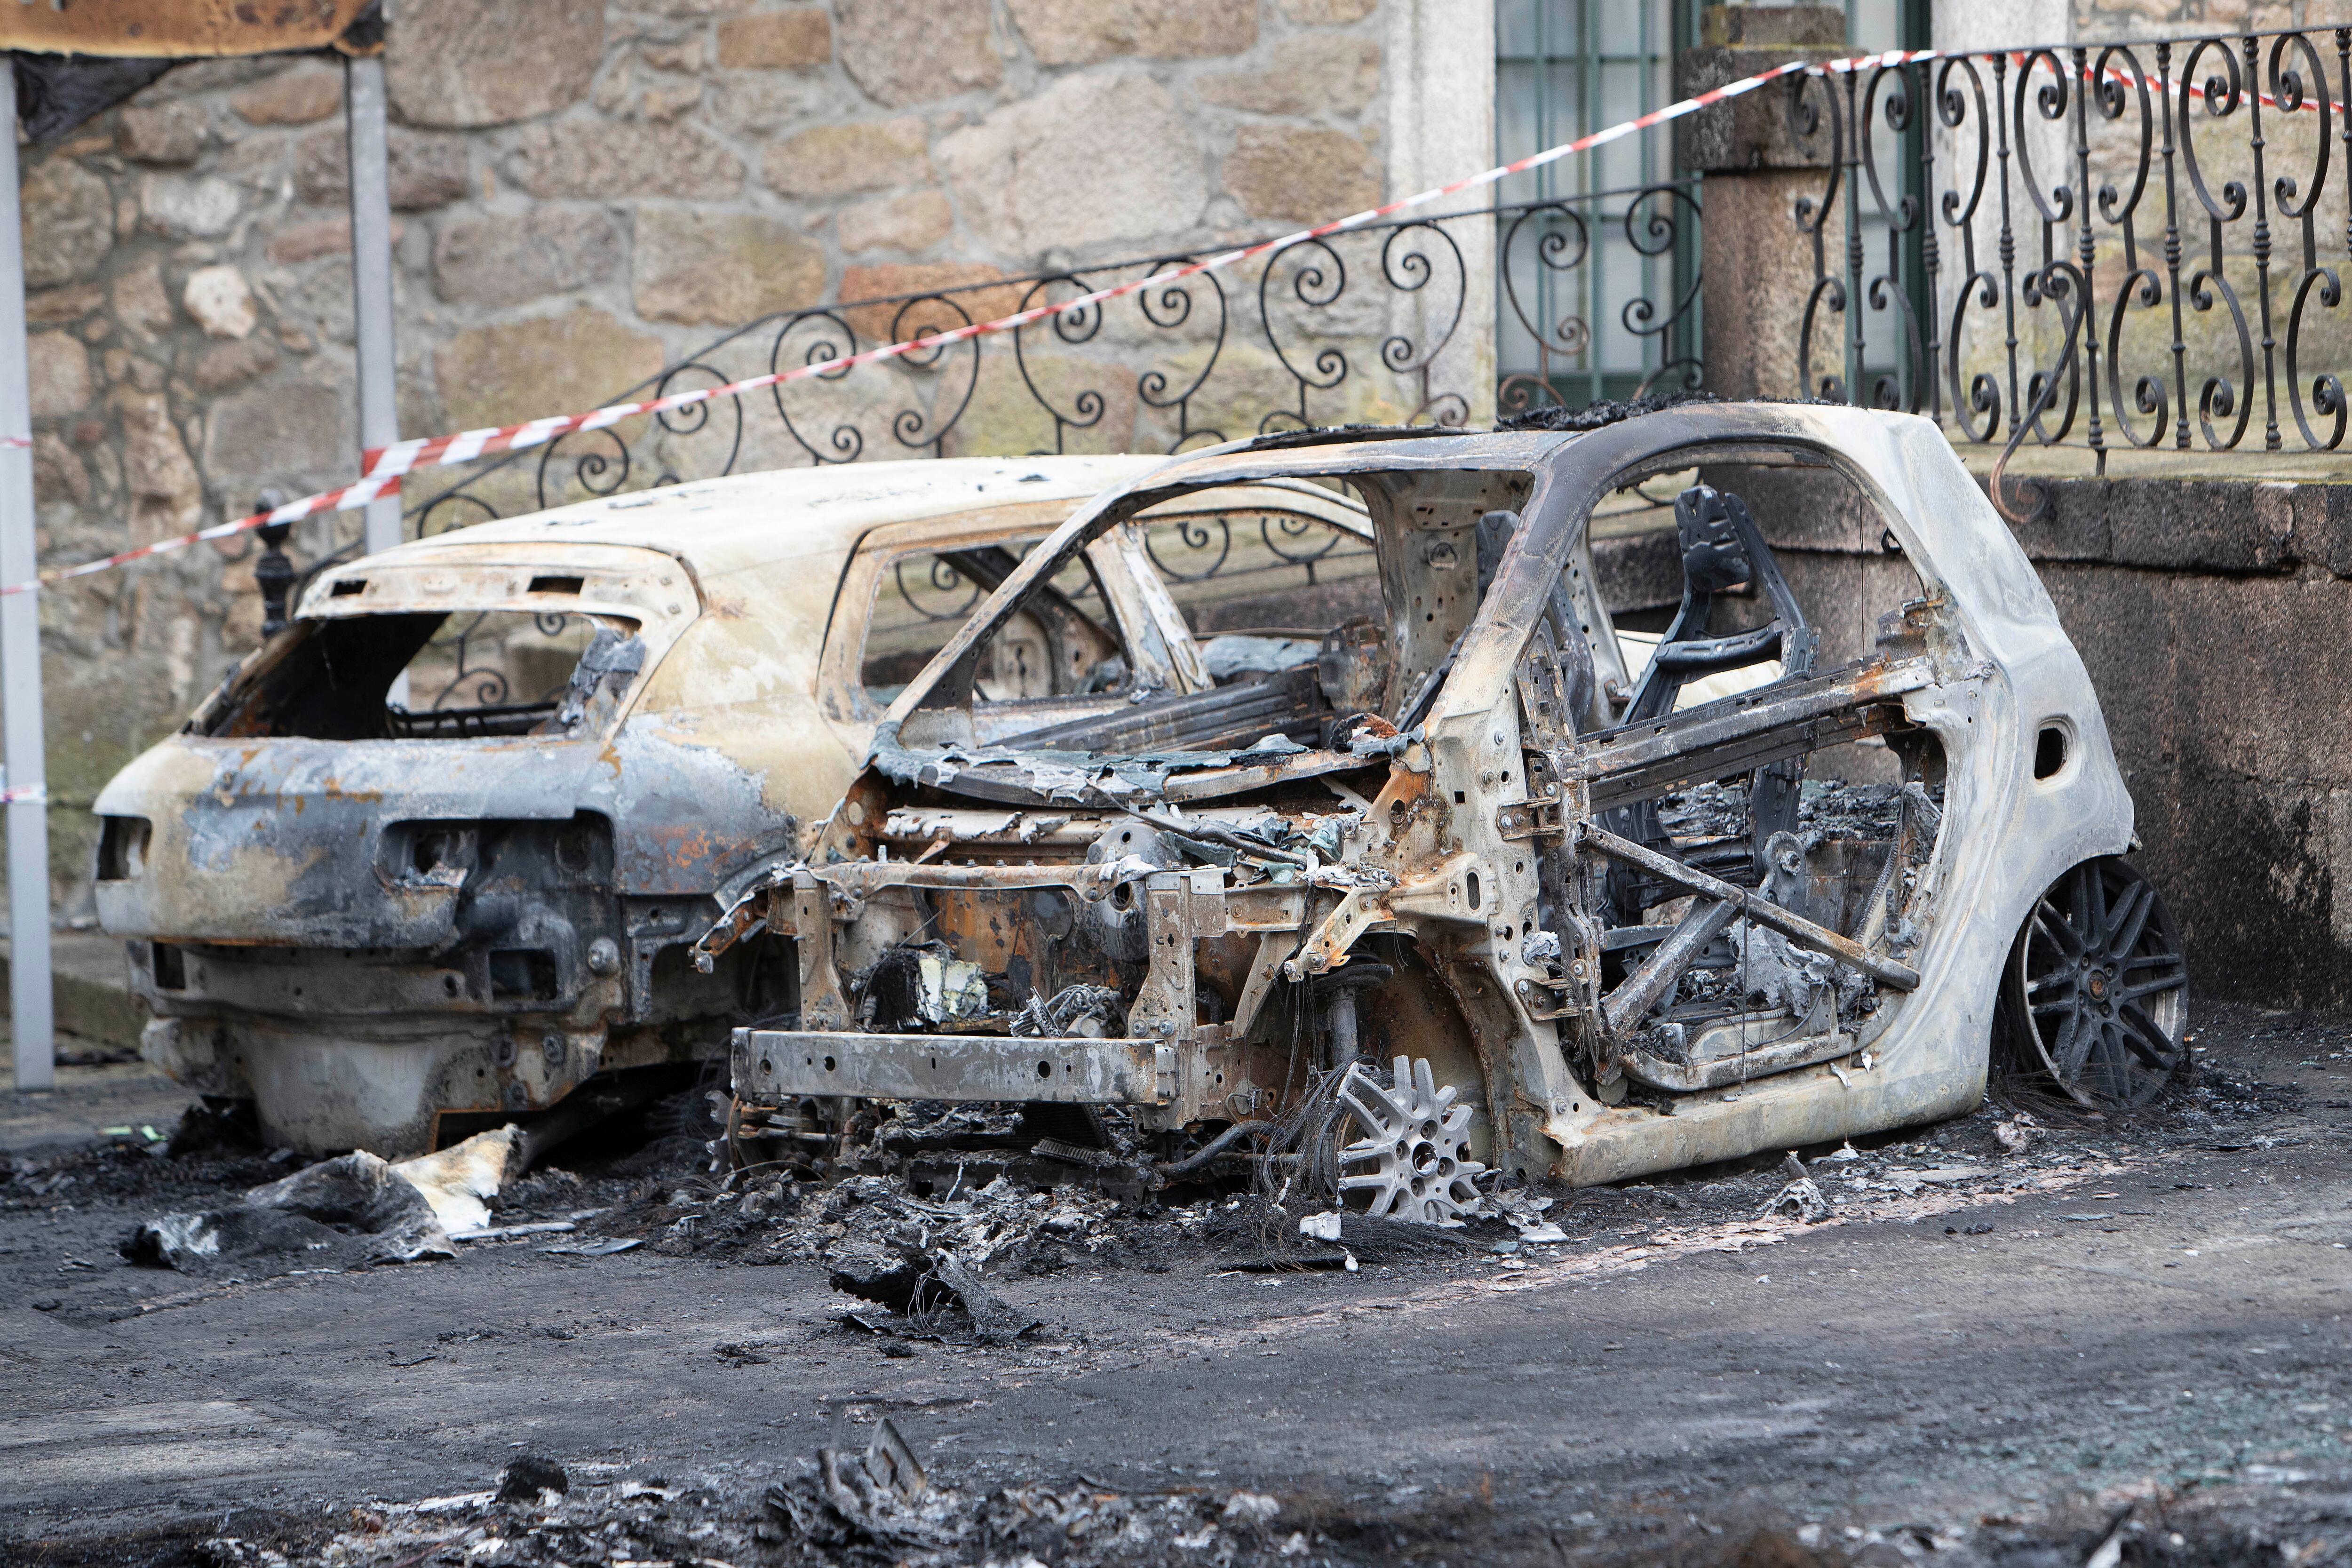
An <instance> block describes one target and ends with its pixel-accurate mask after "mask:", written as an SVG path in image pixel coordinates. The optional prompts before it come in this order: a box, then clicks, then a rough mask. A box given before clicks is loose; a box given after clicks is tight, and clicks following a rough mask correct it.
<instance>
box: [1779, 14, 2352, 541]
mask: <svg viewBox="0 0 2352 1568" xmlns="http://www.w3.org/2000/svg"><path fill="white" fill-rule="evenodd" d="M2347 100H2352V28H2343V27H2334V28H2326V29H2317V28H2315V29H2308V30H2305V31H2301V32H2284V33H2266V34H2243V35H2235V36H2229V37H2180V38H2171V39H2162V38H2158V39H2151V40H2147V41H2145V42H2117V43H2096V44H2084V45H2079V46H2073V47H2037V48H2021V49H2008V50H1998V51H1990V52H1985V53H1973V54H1968V55H1962V56H1953V57H1947V58H1934V59H1927V60H1920V61H1916V62H1911V63H1908V64H1903V65H1889V66H1880V67H1877V68H1872V69H1869V70H1864V71H1853V72H1845V73H1838V74H1829V73H1820V72H1816V73H1812V74H1809V75H1804V76H1798V77H1792V78H1791V79H1790V84H1789V87H1788V89H1787V109H1788V114H1789V120H1790V130H1791V132H1792V133H1793V134H1794V135H1795V136H1796V137H1797V139H1798V141H1799V142H1800V144H1801V145H1803V146H1806V147H1808V148H1810V149H1812V150H1815V151H1816V153H1817V155H1820V156H1821V157H1822V159H1823V166H1822V184H1821V187H1820V190H1819V194H1818V195H1810V196H1807V197H1806V198H1804V199H1802V200H1801V201H1799V202H1798V203H1797V204H1796V205H1795V210H1794V213H1793V221H1794V224H1795V226H1796V229H1797V232H1798V233H1799V235H1800V236H1801V237H1803V239H1804V240H1805V241H1807V242H1809V243H1810V244H1811V247H1812V250H1813V281H1812V284H1811V289H1810V291H1809V293H1808V294H1807V297H1806V299H1805V300H1804V301H1803V305H1802V310H1803V321H1802V331H1801V339H1800V348H1799V363H1798V365H1797V367H1796V368H1797V371H1798V374H1799V378H1800V381H1801V384H1802V386H1803V387H1804V388H1805V389H1806V390H1807V391H1808V392H1809V393H1810V394H1811V395H1817V396H1821V397H1825V398H1830V399H1834V400H1839V401H1846V402H1853V403H1867V404H1870V405H1874V406H1878V407H1887V408H1895V407H1904V408H1908V409H1910V410H1912V411H1913V412H1921V413H1927V414H1930V415H1932V416H1935V417H1936V418H1937V419H1938V420H1940V421H1942V422H1944V423H1945V425H1946V427H1947V429H1948V432H1949V433H1950V435H1951V437H1952V438H1953V440H1954V441H1955V442H1956V443H1957V444H1963V445H1967V444H1973V445H1977V446H1994V445H1998V446H2000V448H2001V450H2000V459H1999V461H1998V462H1997V463H1996V465H1995V469H1994V472H1995V475H1996V483H1995V486H1994V495H1995V499H1996V500H1999V501H2000V502H2001V504H2002V506H2003V509H2004V510H2012V508H2011V502H2010V500H2009V499H2008V498H2007V497H2005V496H2004V494H2003V492H2002V490H2001V488H2000V483H1999V482H1998V479H1999V475H2000V470H2001V469H2002V468H2005V467H2006V465H2007V464H2008V462H2009V460H2010V458H2011V456H2013V455H2014V454H2015V453H2016V452H2017V450H2018V449H2019V448H2020V447H2022V446H2024V445H2026V444H2027V443H2029V442H2030V443H2032V444H2035V445H2038V446H2042V447H2058V446H2062V445H2078V446H2079V447H2083V448H2084V449H2087V451H2088V452H2089V453H2091V454H2092V455H2093V457H2094V458H2095V468H2096V470H2097V471H2098V472H2100V473H2105V470H2106V454H2107V453H2108V451H2109V450H2110V449H2118V448H2122V447H2133V448H2164V449H2169V450H2173V451H2202V452H2207V453H2235V452H2247V451H2252V449H2253V448H2252V444H2251V442H2250V440H2249V437H2250V436H2252V433H2253V432H2254V429H2255V426H2257V425H2259V426H2260V437H2261V448H2260V449H2261V450H2262V451H2263V452H2264V453H2279V452H2297V451H2301V452H2326V451H2334V450H2336V448H2337V447H2338V446H2339V445H2340V444H2341V443H2342V441H2343V439H2344V436H2345V429H2346V420H2347V408H2346V402H2345V393H2344V385H2343V379H2342V376H2343V373H2344V369H2345V366H2346V364H2347V359H2352V311H2347V310H2342V309H2341V308H2342V307H2343V305H2344V299H2343V289H2342V286H2341V283H2340V280H2339V278H2338V275H2337V272H2336V265H2337V264H2338V258H2339V255H2341V254H2343V253H2344V252H2345V251H2346V250H2347V249H2352V180H2347V179H2346V178H2345V177H2343V176H2336V179H2335V184H2334V185H2332V186H2331V184H2330V179H2331V175H2335V174H2336V170H2335V166H2334V162H2333V152H2332V146H2331V144H2332V142H2335V141H2336V140H2337V139H2341V140H2342V141H2343V142H2344V149H2343V157H2344V160H2345V163H2346V164H2347V173H2352V118H2347V117H2346V116H2345V114H2344V105H2345V103H2346V101H2347ZM1922 104H1925V105H1927V106H1929V108H1930V109H1931V110H1932V111H1933V123H1932V124H1931V125H1930V127H1929V130H1930V132H1931V134H1928V135H1926V136H1923V137H1920V138H1918V139H1917V144H1918V145H1919V147H1920V149H1921V151H1920V154H1919V157H1920V164H1921V167H1920V171H1919V173H1920V178H1919V180H1918V181H1917V184H1916V188H1917V189H1920V190H1924V191H1926V192H1927V193H1928V194H1929V200H1928V201H1927V203H1926V204H1925V206H1924V208H1923V205H1922V204H1921V203H1920V202H1918V201H1917V200H1916V199H1915V198H1914V197H1912V196H1909V195H1900V194H1895V193H1897V191H1898V182H1897V180H1896V178H1895V173H1896V172H1895V171H1893V170H1888V169H1882V168H1881V167H1880V166H1879V163H1878V153H1877V152H1876V151H1875V150H1874V138H1873V137H1872V135H1871V132H1872V130H1873V129H1874V126H1875V125H1877V124H1878V123H1880V122H1882V121H1883V122H1884V123H1885V125H1886V126H1887V127H1888V128H1889V129H1892V130H1894V131H1897V132H1901V131H1905V130H1907V129H1909V128H1910V126H1911V124H1912V121H1913V117H1914V116H1915V115H1916V114H1917V113H1919V112H1920V106H1921V105H1922ZM1890 195H1892V199H1890ZM1865 204H1867V206H1866V207H1865ZM1866 210H1867V211H1869V212H1873V213H1875V214H1876V215H1877V216H1879V217H1880V218H1882V219H1883V220H1884V224H1885V235H1886V250H1885V255H1884V256H1883V258H1875V259H1874V258H1872V257H1870V256H1869V255H1867V254H1865V249H1866V247H1865V245H1864V237H1863V229H1864V225H1863V223H1862V222H1861V219H1862V217H1863V216H1864V213H1865V211H1866ZM2324 213H2332V214H2333V215H2334V216H2329V217H2327V218H2326V221H2325V223H2323V214H2324ZM1840 227H1842V228H1843V237H1842V238H1841V237H1839V236H1837V235H1836V234H1835V233H1834V232H1833V231H1834V230H1835V229H1837V228H1840ZM2282 228H2283V229H2285V230H2286V231H2287V232H2286V233H2285V234H2284V236H2282V235H2281V234H2280V233H2279V230H2280V229H2282ZM1915 230H1916V231H1918V237H1919V240H1920V244H1919V247H1918V256H1919V266H1920V268H1921V269H1922V270H1923V271H1924V273H1925V277H1924V279H1912V278H1909V277H1906V274H1905V271H1904V267H1903V252H1904V247H1905V242H1906V237H1909V236H1911V235H1912V234H1913V233H1914V231H1915ZM2282 239H2284V243H2281V241H2282ZM1915 282H1920V283H1923V284H1924V287H1922V288H1921V289H1919V291H1918V292H1919V294H1920V295H1921V296H1922V297H1924V300H1925V301H1926V308H1925V310H1919V309H1916V308H1915V306H1914V304H1913V299H1914V295H1913V291H1912V289H1913V285H1914V283H1915ZM1855 300H1866V301H1867V302H1868V304H1869V306H1870V308H1871V310H1875V311H1883V312H1888V316H1887V317H1886V318H1885V319H1891V320H1892V321H1895V324H1896V326H1895V340H1896V341H1895V342H1893V343H1891V344H1879V343H1872V342H1867V341H1866V340H1865V336H1864V321H1865V319H1866V315H1867V312H1865V311H1863V310H1854V309H1853V308H1851V307H1852V306H1853V302H1854V301H1855ZM1923 318H1924V319H1923ZM1830 365H1834V366H1835V368H1834V369H1832V368H1828V366H1830ZM2192 410H2193V413H2194V417H2193V418H2192ZM2035 504H2037V505H2038V501H2037V502H2036V503H2035ZM2013 515H2014V513H2013Z"/></svg>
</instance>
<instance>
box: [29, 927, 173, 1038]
mask: <svg viewBox="0 0 2352 1568" xmlns="http://www.w3.org/2000/svg"><path fill="white" fill-rule="evenodd" d="M8 956H9V949H8V943H7V942H6V940H5V939H0V1027H5V1023H6V1011H7V1007H8V1003H9V985H8V970H7V963H6V961H7V958H8ZM49 985H50V994H51V995H52V997H53V998H54V1005H55V1007H56V1015H57V1026H58V1036H59V1041H58V1049H59V1050H61V1051H71V1050H74V1049H75V1048H77V1047H79V1048H82V1049H88V1048H89V1047H118V1048H122V1049H131V1050H136V1049H137V1048H138V1046H139V1031H140V1030H141V1028H142V1027H143V1026H145V1025H146V1022H147V1014H146V1010H145V1009H144V1008H142V1007H141V1006H140V1005H139V1004H138V1003H137V1002H135V1001H133V1000H132V999H131V961H130V959H129V957H128V956H127V955H126V954H125V953H124V952H123V946H122V939H121V937H114V936H108V935H107V934H106V933H105V932H103V931H57V932H54V933H52V934H51V936H50V938H49ZM67 1036H71V1037H73V1038H72V1039H70V1040H68V1039H66V1038H64V1037H67Z"/></svg>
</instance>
